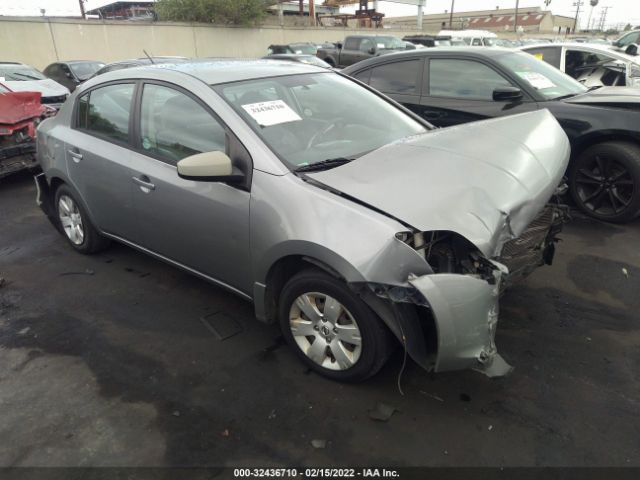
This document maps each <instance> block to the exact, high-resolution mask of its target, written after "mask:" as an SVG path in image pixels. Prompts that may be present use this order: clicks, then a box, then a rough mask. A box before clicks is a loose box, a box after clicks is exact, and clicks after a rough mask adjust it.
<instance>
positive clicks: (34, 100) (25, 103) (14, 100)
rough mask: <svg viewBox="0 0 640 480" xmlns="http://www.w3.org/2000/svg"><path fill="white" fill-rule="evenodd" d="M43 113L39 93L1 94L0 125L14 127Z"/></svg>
mask: <svg viewBox="0 0 640 480" xmlns="http://www.w3.org/2000/svg"><path fill="white" fill-rule="evenodd" d="M43 113H44V107H43V106H42V105H41V104H40V93H38V92H6V93H0V124H6V125H13V124H16V123H19V122H22V121H24V120H28V119H31V118H36V117H39V116H40V115H42V114H43Z"/></svg>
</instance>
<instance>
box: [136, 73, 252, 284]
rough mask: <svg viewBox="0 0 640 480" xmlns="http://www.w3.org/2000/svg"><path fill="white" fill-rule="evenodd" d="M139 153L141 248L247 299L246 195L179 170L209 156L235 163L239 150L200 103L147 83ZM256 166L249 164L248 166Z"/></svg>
mask: <svg viewBox="0 0 640 480" xmlns="http://www.w3.org/2000/svg"><path fill="white" fill-rule="evenodd" d="M139 118H140V123H139V126H138V128H137V132H138V133H137V134H136V135H137V136H138V140H137V142H136V143H137V145H138V151H137V152H134V153H132V163H133V167H134V175H133V176H132V178H130V182H133V183H132V184H133V202H134V204H135V206H136V208H137V212H138V229H137V236H136V238H134V239H132V241H134V242H135V243H137V244H139V245H141V246H143V247H145V248H147V249H149V250H151V251H152V252H154V253H157V254H160V255H162V256H164V257H166V258H168V259H170V260H172V261H174V262H178V263H180V264H182V265H184V266H187V267H189V268H191V269H193V270H196V271H198V272H200V273H204V274H205V275H207V276H209V277H212V278H214V279H216V280H218V281H220V282H222V283H224V284H226V285H230V286H232V287H235V288H237V289H239V290H241V291H244V292H247V291H248V290H249V285H248V284H249V265H250V257H249V199H250V194H249V192H248V191H247V189H242V188H238V187H236V186H231V185H227V184H225V183H219V182H196V181H191V180H185V179H182V178H180V177H179V176H178V174H177V168H176V165H177V162H178V161H179V160H181V159H183V158H185V157H188V156H190V155H194V154H197V153H201V152H207V151H223V152H226V153H227V154H228V155H229V156H230V157H231V158H232V160H233V161H234V162H237V161H247V160H246V159H247V158H248V153H246V150H245V151H244V152H245V153H246V155H243V154H240V155H238V151H237V149H238V148H239V147H238V145H239V142H238V141H237V139H235V137H234V136H233V135H232V133H231V132H229V131H228V130H227V129H226V127H225V126H224V125H223V124H222V123H221V122H220V121H219V119H218V118H217V117H216V116H215V115H214V114H213V112H211V111H210V110H209V108H208V107H207V106H205V105H204V104H203V103H202V102H201V101H200V100H199V99H197V98H195V97H193V96H191V94H188V93H187V92H186V91H182V90H179V89H177V88H175V87H172V86H168V85H164V84H154V83H147V84H145V85H144V87H143V91H142V98H141V102H140V115H139ZM249 161H250V159H249Z"/></svg>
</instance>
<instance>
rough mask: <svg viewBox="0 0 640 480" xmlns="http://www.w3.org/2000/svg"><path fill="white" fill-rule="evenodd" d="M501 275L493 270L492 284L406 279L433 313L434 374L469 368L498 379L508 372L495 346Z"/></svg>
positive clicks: (439, 277) (454, 278)
mask: <svg viewBox="0 0 640 480" xmlns="http://www.w3.org/2000/svg"><path fill="white" fill-rule="evenodd" d="M496 266H498V267H502V266H501V265H499V264H497V263H496ZM504 273H506V269H505V268H504V267H502V268H498V269H496V270H495V271H494V277H495V282H494V283H493V284H490V283H489V282H487V281H486V280H483V279H480V278H476V277H473V276H468V275H457V274H434V275H423V276H420V277H415V278H413V279H410V280H409V283H410V284H411V285H412V286H413V287H414V288H416V289H417V290H418V292H419V293H420V294H421V295H422V296H423V297H424V299H425V300H426V302H427V304H428V305H429V307H430V309H431V311H432V314H433V318H434V321H435V325H436V329H437V333H438V352H437V358H436V363H435V368H434V370H435V371H436V372H444V371H449V370H462V369H469V368H471V369H473V370H478V371H480V372H482V373H485V374H486V375H488V376H490V377H498V376H503V375H506V374H507V373H509V372H510V371H511V370H512V367H511V366H510V365H509V364H507V363H506V362H505V361H504V359H503V358H502V357H501V356H500V355H499V354H498V351H497V348H496V345H495V333H496V327H497V323H498V312H499V306H498V301H499V295H500V283H501V281H502V275H503V274H504Z"/></svg>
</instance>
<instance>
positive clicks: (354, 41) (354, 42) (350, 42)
mask: <svg viewBox="0 0 640 480" xmlns="http://www.w3.org/2000/svg"><path fill="white" fill-rule="evenodd" d="M359 48H360V38H357V37H348V38H347V39H346V40H345V42H344V49H345V50H358V49H359Z"/></svg>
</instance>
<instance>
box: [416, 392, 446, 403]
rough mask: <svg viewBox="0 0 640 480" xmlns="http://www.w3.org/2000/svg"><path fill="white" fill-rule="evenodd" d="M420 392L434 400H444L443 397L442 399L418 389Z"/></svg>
mask: <svg viewBox="0 0 640 480" xmlns="http://www.w3.org/2000/svg"><path fill="white" fill-rule="evenodd" d="M420 393H421V394H423V395H425V396H427V397H429V398H433V399H434V400H437V401H439V402H444V399H442V398H440V397H439V396H437V395H434V394H432V393H428V392H425V391H422V390H420Z"/></svg>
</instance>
